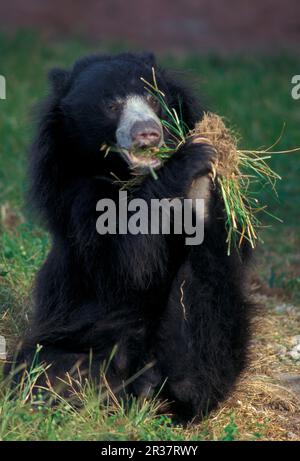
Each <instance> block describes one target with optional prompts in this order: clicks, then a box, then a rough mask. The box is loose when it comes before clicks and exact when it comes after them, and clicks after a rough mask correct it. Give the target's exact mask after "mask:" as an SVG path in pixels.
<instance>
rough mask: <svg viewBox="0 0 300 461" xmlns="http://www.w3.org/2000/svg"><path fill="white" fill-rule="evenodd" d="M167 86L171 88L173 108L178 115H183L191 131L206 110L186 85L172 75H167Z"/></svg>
mask: <svg viewBox="0 0 300 461" xmlns="http://www.w3.org/2000/svg"><path fill="white" fill-rule="evenodd" d="M166 77H167V79H166V80H167V86H168V88H169V91H170V94H171V98H172V106H173V107H174V109H175V110H176V112H177V113H178V114H182V118H183V120H184V122H185V123H186V125H187V126H188V128H189V129H192V128H194V125H195V123H196V122H198V121H199V120H200V119H201V118H202V117H203V114H204V108H203V107H202V104H201V102H200V101H199V100H198V98H197V99H196V98H195V97H194V95H193V93H192V92H191V90H190V89H189V87H187V86H186V85H185V84H183V83H181V82H180V83H179V82H178V81H176V80H175V79H174V78H173V77H172V76H171V75H170V73H168V74H167V76H166Z"/></svg>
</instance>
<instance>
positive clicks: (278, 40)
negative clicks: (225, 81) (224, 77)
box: [0, 0, 300, 53]
mask: <svg viewBox="0 0 300 461" xmlns="http://www.w3.org/2000/svg"><path fill="white" fill-rule="evenodd" d="M299 18H300V4H299V1H297V0H287V1H285V2H283V1H281V0H254V1H250V0H243V1H239V0H227V1H226V2H224V1H222V0H163V1H161V0H152V1H147V0H131V1H128V2H124V1H122V0H102V1H101V0H100V1H99V0H86V1H82V0H52V1H50V0H48V1H45V0H44V1H43V0H42V1H40V0H28V1H26V2H24V1H22V0H11V1H9V2H1V5H0V26H1V29H2V30H5V31H7V32H9V33H11V32H15V31H17V30H19V29H25V28H35V29H36V30H38V31H39V32H40V33H41V34H42V36H43V37H45V38H50V37H52V38H53V37H55V38H57V37H70V36H74V35H76V36H79V35H80V36H82V37H87V38H90V39H92V40H96V41H97V42H98V43H100V44H102V45H103V44H104V43H116V44H118V43H124V42H125V43H126V44H127V45H128V46H129V47H135V48H145V47H146V48H149V47H150V48H152V49H153V50H154V51H156V52H166V51H167V52H170V51H172V52H174V53H186V52H197V53H199V52H200V53H201V52H202V53H203V52H207V51H216V52H227V53H231V52H233V51H243V52H248V51H254V50H260V51H261V50H264V51H268V52H272V53H274V52H278V51H279V50H290V49H293V50H297V49H298V45H299V39H300V25H299Z"/></svg>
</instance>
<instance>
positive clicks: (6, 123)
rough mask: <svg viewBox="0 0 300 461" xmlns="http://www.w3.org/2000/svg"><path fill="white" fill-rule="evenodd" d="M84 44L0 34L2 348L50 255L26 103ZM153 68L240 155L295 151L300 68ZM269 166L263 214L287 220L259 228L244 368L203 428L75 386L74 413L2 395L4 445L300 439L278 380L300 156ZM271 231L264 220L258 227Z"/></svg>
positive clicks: (295, 285)
mask: <svg viewBox="0 0 300 461" xmlns="http://www.w3.org/2000/svg"><path fill="white" fill-rule="evenodd" d="M94 50H95V48H94V49H91V47H90V46H89V45H87V44H85V43H82V42H80V41H76V40H74V41H72V42H64V43H53V44H47V43H43V42H42V41H41V40H40V39H39V38H37V37H35V36H34V35H32V34H24V33H23V34H21V35H19V36H17V37H16V38H14V39H7V38H5V37H2V36H0V56H1V63H0V66H1V67H0V74H2V75H4V76H5V77H6V79H7V99H6V100H0V207H1V234H0V335H2V336H5V337H6V339H7V342H8V346H9V345H10V344H11V343H12V341H13V340H14V339H15V338H16V337H17V336H18V335H19V334H20V333H21V332H22V331H23V329H24V324H26V321H27V314H28V310H29V306H30V289H31V286H32V281H33V278H34V276H35V274H36V271H37V270H38V268H39V267H40V265H41V263H42V261H43V259H44V258H45V255H46V253H47V249H48V238H47V234H46V233H45V232H44V231H43V230H41V229H39V228H38V227H37V226H36V225H34V224H33V223H32V221H31V220H30V218H29V217H28V216H27V215H26V212H25V210H24V199H23V197H24V191H25V188H26V178H25V169H26V151H27V147H28V143H29V140H30V138H31V135H32V130H33V126H32V125H33V124H32V122H31V120H30V117H29V113H30V108H31V107H32V105H33V104H34V103H35V102H37V101H38V100H39V99H40V97H41V96H42V95H43V94H44V93H45V89H46V78H45V75H46V71H47V70H48V69H49V68H51V67H52V66H58V65H62V66H66V65H68V64H71V63H72V61H73V60H74V59H76V58H77V57H78V56H80V55H81V54H84V53H86V52H89V51H94ZM161 63H163V64H165V65H167V66H169V67H170V68H174V69H178V70H179V71H182V70H188V71H189V72H190V76H191V80H192V81H193V84H194V86H195V89H196V90H197V91H198V90H199V89H201V91H202V92H203V93H204V94H206V95H207V99H208V100H209V101H210V102H211V108H212V109H214V110H216V111H217V112H218V113H220V114H222V115H225V116H226V117H227V118H228V119H229V120H230V122H231V124H232V125H233V126H235V127H237V128H238V130H239V132H240V133H241V135H242V142H241V145H242V146H243V147H244V148H248V147H254V148H257V147H260V146H265V147H266V146H270V145H271V144H272V143H273V142H274V141H275V140H276V139H277V138H278V136H279V134H280V132H281V129H282V126H283V124H284V123H286V129H285V133H284V136H283V138H282V140H281V142H280V145H279V146H278V148H289V147H295V146H300V132H299V110H300V102H299V101H294V100H293V99H292V98H291V96H290V90H291V86H290V80H291V77H292V75H294V74H297V73H299V59H296V58H292V57H288V56H280V57H276V58H271V57H259V56H257V57H253V58H251V57H239V58H217V57H214V56H207V57H201V58H200V57H196V56H189V57H186V58H184V59H183V58H182V59H174V58H171V57H164V58H163V59H161ZM272 166H273V167H274V168H275V169H276V171H277V172H278V173H279V174H280V175H281V176H282V177H283V180H282V181H281V183H280V184H278V195H279V197H278V200H274V198H273V197H272V194H270V193H268V192H267V191H262V192H261V195H262V196H263V197H264V200H265V201H266V203H268V204H269V207H270V211H272V212H273V213H275V214H276V215H277V216H279V217H280V218H282V219H283V220H284V224H278V223H276V222H275V223H273V226H272V227H271V228H266V229H263V230H262V236H263V239H264V241H265V243H264V245H261V246H260V248H259V250H258V252H257V253H258V257H257V262H256V265H255V271H254V272H255V275H254V277H253V286H254V291H255V293H256V294H255V296H256V297H257V299H258V300H260V301H261V305H262V307H261V310H260V313H259V315H258V317H257V319H256V321H255V334H254V337H253V341H252V363H251V365H250V366H249V369H248V370H247V373H245V375H244V376H243V377H242V379H241V380H240V383H239V385H238V387H237V389H236V392H235V394H234V395H233V396H232V398H230V399H229V400H227V401H226V402H225V403H224V404H223V405H222V406H221V407H220V408H219V409H218V410H217V411H215V412H214V413H213V414H212V415H210V417H208V418H207V419H206V420H205V421H203V422H202V423H201V424H199V425H195V426H192V427H188V428H182V427H175V426H172V425H171V424H170V420H169V418H168V416H157V414H156V411H155V410H156V407H157V402H155V401H154V402H151V403H144V404H139V403H136V404H133V405H132V406H131V409H130V410H128V409H127V410H126V409H125V408H124V407H122V406H119V405H118V404H117V403H116V404H115V408H114V411H111V410H109V409H108V408H106V407H105V406H104V404H103V403H101V402H99V396H96V395H95V393H93V391H92V390H91V389H88V388H85V389H83V387H84V386H83V387H82V386H81V391H80V398H81V399H83V400H84V406H83V408H82V409H81V410H78V409H75V408H73V407H72V406H70V405H69V404H68V403H67V402H62V403H61V405H60V406H59V407H58V408H57V409H56V410H53V409H47V408H45V407H44V406H43V407H42V405H39V404H38V403H37V404H35V405H34V408H33V407H32V405H30V402H29V399H28V389H27V390H26V389H25V390H24V392H23V393H22V394H21V395H20V398H19V400H18V401H17V402H12V401H10V400H9V399H8V398H7V394H6V390H5V385H4V384H3V383H2V385H1V391H0V440H24V439H27V440H28V439H29V440H30V439H38V440H49V439H50V440H56V439H58V440H64V439H76V440H82V439H91V440H103V439H104V440H136V439H142V440H159V439H160V440H182V439H183V440H185V439H186V440H188V439H191V440H206V439H221V440H234V439H248V440H255V439H268V440H270V439H295V438H298V439H300V431H299V427H300V411H299V401H297V398H296V395H295V394H294V392H293V388H292V387H290V386H289V384H288V382H289V381H288V380H286V378H282V377H283V376H287V375H288V376H290V375H295V374H297V373H299V368H300V362H298V363H297V362H296V361H295V360H293V359H292V358H291V357H290V356H289V354H288V351H289V350H290V349H291V348H292V341H293V337H294V336H295V335H297V334H300V309H299V308H297V305H299V304H300V252H299V244H300V232H299V225H300V220H299V208H300V182H299V178H300V154H298V155H297V154H296V155H288V156H278V157H276V158H274V160H273V161H272ZM266 224H270V222H268V223H266ZM0 381H1V379H0Z"/></svg>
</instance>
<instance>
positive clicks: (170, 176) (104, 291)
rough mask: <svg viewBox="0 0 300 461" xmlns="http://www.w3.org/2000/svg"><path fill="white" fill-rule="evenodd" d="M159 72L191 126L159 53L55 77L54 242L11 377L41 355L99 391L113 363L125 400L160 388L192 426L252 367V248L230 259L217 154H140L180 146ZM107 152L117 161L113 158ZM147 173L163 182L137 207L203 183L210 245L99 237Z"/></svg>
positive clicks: (98, 60) (36, 177) (193, 105)
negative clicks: (107, 211)
mask: <svg viewBox="0 0 300 461" xmlns="http://www.w3.org/2000/svg"><path fill="white" fill-rule="evenodd" d="M152 68H155V74H156V80H157V84H158V87H159V89H160V90H161V91H162V92H163V93H164V95H165V98H166V100H167V103H168V105H169V106H170V107H173V108H175V109H176V110H177V113H180V114H181V116H182V118H183V120H184V122H185V124H186V125H187V126H188V127H189V128H193V126H194V124H195V122H196V121H198V120H200V119H201V117H202V116H203V108H202V107H201V104H199V103H198V102H197V101H196V100H195V99H194V97H193V95H192V94H191V92H190V91H189V89H188V88H186V87H185V86H184V85H182V84H181V83H178V82H176V80H175V79H174V78H173V76H171V75H170V73H168V72H166V71H164V70H163V69H161V68H159V67H158V66H157V65H156V63H155V58H154V56H153V55H152V54H150V53H144V54H131V53H123V54H119V55H115V56H109V55H93V56H89V57H86V58H84V59H81V60H79V61H77V62H76V63H75V65H74V66H73V68H72V69H71V70H60V69H54V70H52V71H51V73H50V76H49V78H50V83H51V91H50V95H49V96H48V98H47V100H46V101H45V102H44V105H43V106H42V108H41V117H40V123H39V128H38V134H37V137H36V140H35V142H34V144H33V146H32V149H31V157H30V169H29V172H30V181H31V192H30V201H31V204H32V205H34V207H35V210H36V211H37V212H38V215H39V216H40V217H41V218H42V220H43V222H44V223H45V225H46V227H47V229H48V231H49V232H50V235H51V240H52V245H51V250H50V253H49V254H48V257H47V259H46V261H45V263H44V265H43V267H42V268H41V270H40V271H39V274H38V276H37V280H36V284H35V298H34V309H33V313H32V318H31V321H30V328H29V329H28V331H27V333H26V334H25V335H24V338H23V339H22V342H21V345H20V347H19V349H18V351H17V353H16V354H15V356H16V359H15V360H14V363H13V365H10V367H13V368H14V367H16V365H17V366H20V365H21V364H24V366H25V367H30V366H31V364H32V361H33V360H34V358H35V359H36V355H35V354H36V347H37V345H41V346H42V348H41V350H40V352H39V354H38V360H39V361H40V362H43V363H46V364H49V365H50V367H49V369H48V371H47V373H48V379H49V380H50V382H51V384H52V385H53V386H55V384H56V383H57V382H58V381H60V380H59V378H63V377H64V375H65V373H66V372H69V371H70V370H72V373H75V374H76V373H83V374H85V373H86V375H85V376H88V379H91V380H94V381H95V382H96V381H97V380H98V382H99V381H100V379H99V376H100V368H101V367H103V364H104V363H106V364H107V361H108V360H109V362H110V363H109V366H108V367H107V379H108V381H109V383H110V386H111V387H112V389H120V388H122V385H123V387H124V383H125V384H126V383H127V381H128V383H127V385H126V387H125V392H126V395H133V396H142V397H145V396H148V397H149V396H151V395H153V394H155V393H156V392H158V390H160V393H159V395H160V397H161V398H162V399H164V400H167V401H168V402H169V404H170V407H171V409H172V412H173V414H174V415H176V416H177V417H178V418H180V419H182V420H189V419H192V418H195V417H203V416H204V415H205V414H207V412H208V411H210V410H211V409H212V408H214V407H215V406H216V405H217V404H218V403H219V402H220V401H222V399H224V397H225V396H226V395H227V394H228V392H229V391H230V390H231V389H232V387H233V385H234V383H235V382H236V379H237V377H238V376H239V374H240V372H241V371H242V369H243V367H244V366H245V362H246V358H247V344H248V340H249V330H250V328H249V325H250V317H251V315H250V313H251V303H250V302H249V300H248V295H247V283H246V279H247V277H246V276H247V272H248V270H247V266H248V264H247V262H248V260H249V253H250V251H249V249H248V247H247V245H244V248H242V249H240V251H239V252H237V251H233V252H232V254H231V255H230V256H228V255H227V243H226V229H225V219H224V211H223V203H222V200H221V197H220V192H219V190H218V188H217V186H216V185H214V183H213V182H212V181H211V179H210V178H211V172H212V168H213V166H214V163H215V161H216V152H215V151H214V149H213V147H212V146H211V145H210V144H209V143H206V142H205V140H204V139H203V138H197V137H192V138H191V139H190V140H189V141H187V142H186V143H184V144H182V145H181V146H180V147H179V148H178V149H177V150H176V151H175V152H174V154H172V156H171V157H170V158H169V159H168V160H166V161H164V162H163V163H159V162H158V161H157V160H156V159H155V158H154V157H153V158H152V157H149V156H148V157H145V156H143V152H144V151H145V148H149V147H155V146H161V145H162V144H163V143H166V144H168V140H169V136H170V133H169V131H168V130H167V129H166V128H165V126H164V124H162V119H163V117H164V115H163V114H162V113H161V108H160V105H159V104H158V103H157V100H156V99H155V98H153V96H152V95H151V94H149V92H148V91H147V90H145V84H144V83H143V81H142V80H141V77H143V78H144V79H145V80H147V81H148V82H151V81H152ZM104 144H106V145H107V146H111V145H115V146H118V147H119V150H118V151H117V152H111V153H109V154H108V155H106V152H105V151H104V150H103V149H102V148H101V146H103V145H104ZM133 152H134V154H133ZM139 154H140V155H139ZM150 165H151V166H152V167H153V168H154V169H155V172H156V177H153V175H151V174H145V175H144V176H143V177H144V179H143V181H142V182H139V183H137V184H135V185H134V186H133V187H132V190H131V192H130V193H131V197H133V198H143V199H144V200H145V201H146V202H147V203H150V201H151V199H154V198H157V199H163V198H168V199H173V198H180V199H183V198H185V197H189V196H191V194H193V192H195V190H194V191H193V190H192V189H193V185H195V181H196V182H197V191H198V192H197V193H198V194H199V198H205V200H206V218H205V238H204V241H203V243H202V244H201V245H190V246H188V245H185V241H184V235H178V234H176V233H174V232H172V233H171V234H170V235H165V234H162V233H159V234H155V235H151V234H147V235H142V234H137V235H132V234H130V233H129V234H122V233H118V234H115V235H109V234H106V235H99V233H97V230H96V221H97V217H98V216H99V213H97V211H96V204H97V202H98V201H99V200H100V199H102V198H109V199H112V200H113V201H115V202H117V201H118V197H119V191H120V189H122V187H123V186H122V184H123V185H124V182H125V184H126V182H127V181H128V180H130V179H131V178H132V174H133V172H135V171H136V169H141V170H143V169H144V171H146V170H147V168H146V169H145V167H148V166H150ZM148 171H149V169H148ZM116 178H118V180H116ZM117 224H118V223H117ZM112 351H114V353H112ZM8 372H9V369H8V370H7V373H8ZM10 374H12V370H11V371H10ZM15 376H18V374H17V373H16V375H15ZM133 376H136V378H135V379H131V378H132V377H133ZM41 379H42V378H41ZM15 381H17V378H15ZM123 392H124V391H123ZM121 395H123V394H121Z"/></svg>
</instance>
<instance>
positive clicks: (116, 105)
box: [106, 101, 122, 112]
mask: <svg viewBox="0 0 300 461" xmlns="http://www.w3.org/2000/svg"><path fill="white" fill-rule="evenodd" d="M121 106H122V104H121V102H120V101H110V102H109V103H108V104H107V106H106V107H107V109H108V110H109V111H110V112H118V111H119V110H120V109H121Z"/></svg>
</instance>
